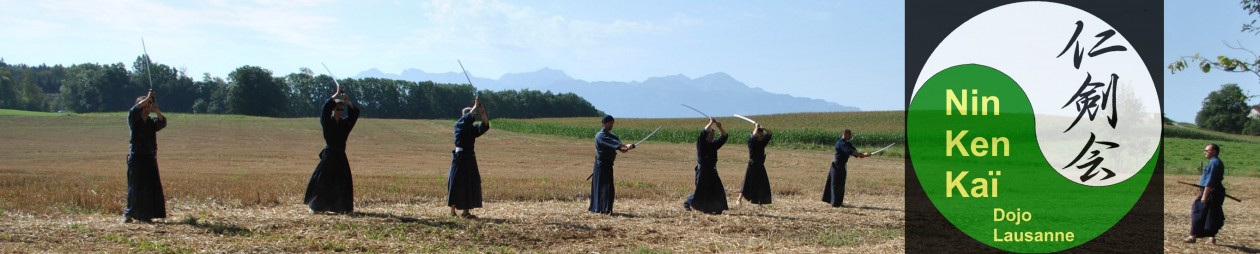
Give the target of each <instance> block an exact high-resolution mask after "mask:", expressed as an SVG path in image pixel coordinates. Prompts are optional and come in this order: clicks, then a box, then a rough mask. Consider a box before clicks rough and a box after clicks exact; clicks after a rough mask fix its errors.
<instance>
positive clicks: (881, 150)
mask: <svg viewBox="0 0 1260 254" xmlns="http://www.w3.org/2000/svg"><path fill="white" fill-rule="evenodd" d="M896 144H897V143H892V144H888V146H885V147H884V148H880V149H879V150H875V151H874V152H871V154H872V155H873V154H877V153H880V152H883V151H884V150H888V148H889V147H892V146H893V145H896Z"/></svg>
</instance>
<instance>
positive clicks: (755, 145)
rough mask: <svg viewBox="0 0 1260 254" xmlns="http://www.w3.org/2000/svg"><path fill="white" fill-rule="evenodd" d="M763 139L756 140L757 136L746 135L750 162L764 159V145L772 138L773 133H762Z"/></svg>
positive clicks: (759, 161)
mask: <svg viewBox="0 0 1260 254" xmlns="http://www.w3.org/2000/svg"><path fill="white" fill-rule="evenodd" d="M762 135H763V136H764V138H765V139H764V140H757V136H753V135H748V160H750V161H752V162H758V163H761V162H765V161H766V145H769V144H770V140H771V139H773V138H774V135H773V134H770V133H766V134H762Z"/></svg>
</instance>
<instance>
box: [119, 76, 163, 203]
mask: <svg viewBox="0 0 1260 254" xmlns="http://www.w3.org/2000/svg"><path fill="white" fill-rule="evenodd" d="M150 113H153V114H156V115H157V117H150V116H149V114H150ZM127 126H128V127H129V128H130V129H131V144H130V145H129V146H128V150H129V153H128V154H127V207H126V208H125V210H124V211H123V223H131V222H132V221H133V220H139V221H141V222H146V223H149V222H153V219H156V218H166V195H165V194H164V193H163V192H162V180H161V179H162V177H161V176H160V175H159V174H158V164H157V132H158V131H161V130H162V129H164V128H166V116H164V115H162V111H161V110H158V105H157V101H156V100H155V98H154V97H153V89H149V93H148V94H147V95H145V96H141V97H139V98H136V105H135V106H132V107H131V110H129V111H127Z"/></svg>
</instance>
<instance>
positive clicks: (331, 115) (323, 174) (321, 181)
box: [303, 87, 359, 213]
mask: <svg viewBox="0 0 1260 254" xmlns="http://www.w3.org/2000/svg"><path fill="white" fill-rule="evenodd" d="M358 120H359V107H357V106H355V105H354V102H351V101H350V99H349V98H348V96H346V94H345V92H343V91H341V88H340V87H338V88H337V91H336V93H335V94H333V97H332V98H328V100H327V101H325V102H324V106H323V109H322V110H321V111H320V114H319V124H320V126H321V127H322V128H323V130H324V143H325V146H324V150H322V151H320V152H319V165H317V166H315V172H314V173H312V174H311V181H310V183H309V184H307V186H306V197H305V198H303V201H304V202H305V203H306V205H307V207H309V208H310V211H311V213H322V212H333V213H352V212H354V181H353V179H352V178H351V175H350V161H349V160H348V159H347V158H346V139H347V138H349V137H350V131H351V130H353V129H354V124H355V123H356V122H358Z"/></svg>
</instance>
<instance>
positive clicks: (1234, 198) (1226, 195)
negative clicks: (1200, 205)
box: [1177, 181, 1242, 202]
mask: <svg viewBox="0 0 1260 254" xmlns="http://www.w3.org/2000/svg"><path fill="white" fill-rule="evenodd" d="M1177 183H1180V184H1185V185H1190V186H1194V187H1199V188H1203V185H1198V184H1193V183H1187V182H1182V181H1177ZM1225 197H1227V198H1229V199H1233V200H1234V201H1238V202H1242V199H1238V198H1236V197H1234V196H1230V195H1229V194H1225Z"/></svg>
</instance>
